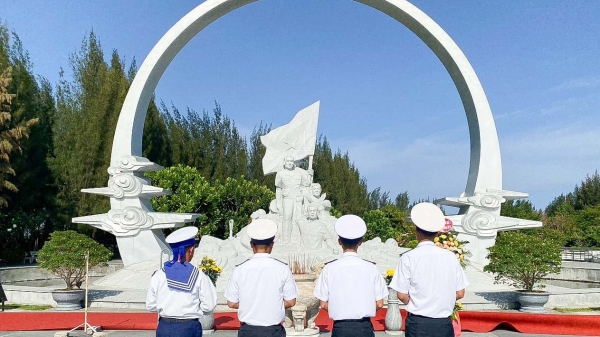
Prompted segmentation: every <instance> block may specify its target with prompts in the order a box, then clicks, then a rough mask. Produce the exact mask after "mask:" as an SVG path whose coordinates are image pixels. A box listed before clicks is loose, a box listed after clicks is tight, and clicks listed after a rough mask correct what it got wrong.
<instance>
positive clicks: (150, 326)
mask: <svg viewBox="0 0 600 337" xmlns="http://www.w3.org/2000/svg"><path fill="white" fill-rule="evenodd" d="M385 312H386V311H385V309H382V310H380V311H379V312H378V313H377V316H376V317H374V318H373V319H372V321H373V325H374V326H375V330H376V331H383V330H384V321H385ZM402 316H403V317H404V316H405V312H404V311H403V312H402ZM460 319H461V323H462V328H463V330H465V331H473V332H490V331H492V330H494V329H495V328H497V327H498V326H500V325H502V327H503V328H506V327H512V328H514V329H515V330H517V331H519V332H524V333H537V334H549V335H582V336H600V315H563V314H525V313H517V312H504V311H494V312H492V311H480V312H476V311H462V312H461V313H460ZM88 321H89V323H90V324H91V325H96V326H98V325H99V326H102V328H103V329H105V330H154V329H156V322H157V315H156V314H152V313H143V312H139V313H136V312H91V313H89V314H88ZM81 323H83V312H2V313H0V331H31V330H71V329H72V328H74V327H75V326H77V325H79V324H81ZM316 323H317V325H318V326H319V328H320V329H321V330H322V331H331V327H332V325H333V322H332V321H331V320H330V319H329V317H328V316H327V313H326V312H323V311H322V312H321V313H320V314H319V316H318V317H317V320H316ZM215 326H216V329H217V330H237V329H238V328H239V326H240V322H239V321H238V320H237V315H236V314H235V313H217V314H215Z"/></svg>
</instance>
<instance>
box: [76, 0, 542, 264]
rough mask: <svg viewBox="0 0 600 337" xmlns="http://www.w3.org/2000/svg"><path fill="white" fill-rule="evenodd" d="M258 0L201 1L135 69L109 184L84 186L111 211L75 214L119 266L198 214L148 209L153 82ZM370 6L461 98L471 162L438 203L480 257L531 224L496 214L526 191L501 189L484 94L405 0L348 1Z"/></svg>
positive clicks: (460, 58) (441, 34)
mask: <svg viewBox="0 0 600 337" xmlns="http://www.w3.org/2000/svg"><path fill="white" fill-rule="evenodd" d="M254 1H257V0H207V1H205V2H204V3H202V4H201V5H199V6H197V7H196V8H194V9H193V10H192V11H191V12H189V13H188V14H186V15H185V16H184V17H183V18H182V19H181V20H179V21H178V22H177V23H176V24H175V25H174V26H173V27H172V28H171V29H169V31H167V33H166V34H165V35H164V36H163V37H162V38H161V39H160V40H159V42H158V43H157V44H156V45H155V46H154V48H153V49H152V50H151V51H150V54H149V55H148V56H147V57H146V59H145V60H144V62H143V63H142V65H141V67H140V69H139V71H138V72H137V74H136V76H135V79H134V80H133V83H132V84H131V87H130V89H129V91H128V93H127V97H126V98H125V102H124V103H123V107H122V109H121V113H120V115H119V120H118V123H117V128H116V131H115V136H114V140H113V147H112V153H111V166H110V167H109V169H108V172H109V174H110V179H109V182H108V187H104V188H92V189H86V190H83V192H86V193H93V194H100V195H104V196H108V197H110V200H111V210H110V211H109V212H108V213H106V214H97V215H91V216H86V217H79V218H74V219H73V222H77V223H87V224H90V225H92V226H95V227H98V228H101V229H104V230H106V231H109V232H111V233H113V234H114V235H115V236H116V237H117V242H118V245H119V251H120V253H121V257H122V259H123V263H124V264H125V266H129V265H131V264H134V263H138V262H143V261H151V260H153V259H156V257H157V254H158V253H159V252H160V251H161V250H163V249H166V248H167V245H166V243H165V241H164V236H163V233H162V230H161V229H162V228H170V227H177V226H181V225H182V224H183V223H185V222H189V221H193V220H194V219H195V218H196V217H197V216H198V215H194V214H174V213H158V212H153V210H152V207H151V205H150V199H151V198H152V197H155V196H160V195H164V194H167V193H169V192H168V191H165V190H163V189H161V188H157V187H153V186H151V185H150V184H149V181H147V179H145V178H144V177H143V172H144V171H156V170H160V169H162V167H160V166H159V165H156V164H154V163H151V162H149V161H148V160H147V159H146V158H142V157H141V155H142V135H143V130H144V122H145V119H146V112H147V109H148V105H149V103H150V100H151V99H152V95H153V94H154V91H155V89H156V86H157V85H158V82H159V80H160V78H161V76H162V75H163V73H164V72H165V70H166V69H167V67H168V66H169V64H170V63H171V61H172V60H173V59H174V58H175V56H177V54H178V53H179V51H181V49H182V48H183V47H184V46H185V45H186V44H187V43H188V42H189V41H190V40H191V39H192V38H193V37H194V36H196V35H197V34H198V33H199V32H200V31H202V30H203V29H204V28H205V27H207V26H208V25H209V24H211V23H212V22H214V21H216V20H217V19H219V18H221V17H223V16H224V15H226V14H227V13H229V12H231V11H233V10H235V9H237V8H239V7H242V6H244V5H247V4H249V3H251V2H254ZM354 1H357V2H360V3H363V4H365V5H367V6H370V7H372V8H375V9H377V10H379V11H381V12H383V13H385V14H387V15H389V16H390V17H392V18H394V19H396V20H397V21H398V22H400V23H401V24H403V25H404V26H406V27H407V28H408V29H410V30H411V31H412V32H413V33H414V34H415V35H417V36H418V37H419V38H420V39H421V40H422V41H423V42H424V43H425V44H426V45H427V46H428V47H429V48H430V49H431V50H432V51H433V52H434V53H435V55H436V56H437V57H438V58H439V60H440V61H441V62H442V64H443V65H444V67H445V68H446V70H447V71H448V73H449V74H450V77H451V78H452V81H453V82H454V85H455V86H456V88H457V90H458V93H459V95H460V98H461V100H462V103H463V106H464V110H465V113H466V116H467V122H468V125H469V135H470V166H469V174H468V178H467V185H466V187H465V191H464V193H463V194H462V195H461V196H460V197H457V198H444V199H440V200H439V201H438V202H439V203H440V204H444V205H449V206H453V207H459V208H460V212H459V215H456V216H452V217H450V218H451V219H452V220H453V221H454V223H455V225H456V227H457V230H458V231H459V232H460V233H463V235H466V236H467V240H469V241H470V242H471V243H470V246H469V249H470V250H471V251H473V252H474V255H475V258H474V259H473V260H474V261H475V262H480V263H485V255H486V251H485V248H487V247H489V246H491V245H493V244H494V240H495V237H496V233H497V230H498V229H501V230H506V229H515V228H517V227H531V226H534V227H537V226H541V223H539V222H527V223H524V222H523V221H521V220H518V219H511V218H504V217H500V216H499V214H500V204H501V203H502V202H504V201H505V200H506V199H517V198H522V197H526V196H527V194H524V193H517V192H510V191H502V165H501V159H500V146H499V142H498V134H497V132H496V125H495V123H494V118H493V116H492V112H491V109H490V106H489V103H488V101H487V97H486V95H485V92H484V91H483V88H482V86H481V83H480V82H479V79H478V78H477V75H476V74H475V71H474V70H473V67H472V66H471V64H470V63H469V61H468V60H467V58H466V57H465V55H464V54H463V52H462V51H461V50H460V48H459V47H458V46H457V45H456V43H455V42H454V41H453V40H452V39H451V38H450V36H448V34H447V33H446V32H445V31H444V30H443V29H442V28H441V27H440V26H439V25H438V24H437V23H435V22H434V21H433V20H432V19H431V18H430V17H429V16H427V15H426V14H425V13H423V12H422V11H421V10H419V9H418V8H417V7H415V6H414V5H412V4H411V3H409V2H408V1H405V0H354Z"/></svg>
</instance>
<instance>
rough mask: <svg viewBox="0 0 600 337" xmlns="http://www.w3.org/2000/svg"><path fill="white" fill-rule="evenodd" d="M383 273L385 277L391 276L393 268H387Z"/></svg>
mask: <svg viewBox="0 0 600 337" xmlns="http://www.w3.org/2000/svg"><path fill="white" fill-rule="evenodd" d="M385 274H386V276H387V277H393V276H394V269H388V270H386V271H385Z"/></svg>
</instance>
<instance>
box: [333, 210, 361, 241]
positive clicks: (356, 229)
mask: <svg viewBox="0 0 600 337" xmlns="http://www.w3.org/2000/svg"><path fill="white" fill-rule="evenodd" d="M335 232H336V233H337V235H339V236H340V237H341V238H344V239H348V240H354V239H360V238H362V237H363V236H364V235H365V233H366V232H367V224H365V221H364V220H363V219H362V218H361V217H359V216H356V215H352V214H348V215H342V216H341V217H340V218H339V219H337V220H336V222H335Z"/></svg>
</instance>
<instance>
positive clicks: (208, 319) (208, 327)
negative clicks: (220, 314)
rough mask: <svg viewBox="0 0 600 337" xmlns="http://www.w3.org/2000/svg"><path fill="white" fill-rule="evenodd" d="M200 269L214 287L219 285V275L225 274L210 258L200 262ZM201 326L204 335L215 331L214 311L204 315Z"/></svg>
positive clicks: (206, 257) (204, 258)
mask: <svg viewBox="0 0 600 337" xmlns="http://www.w3.org/2000/svg"><path fill="white" fill-rule="evenodd" d="M198 268H200V270H202V272H203V273H204V274H206V276H208V278H209V279H210V280H211V281H212V283H213V285H215V286H216V285H217V279H218V278H219V275H221V273H222V272H223V268H221V267H219V266H218V265H217V262H216V261H215V260H213V259H211V258H210V257H208V256H205V257H203V258H202V261H201V262H200V265H199V266H198ZM200 324H201V325H202V331H203V333H204V334H208V333H211V332H212V331H214V326H215V314H214V311H212V310H211V311H210V312H205V313H203V315H202V318H200Z"/></svg>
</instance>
